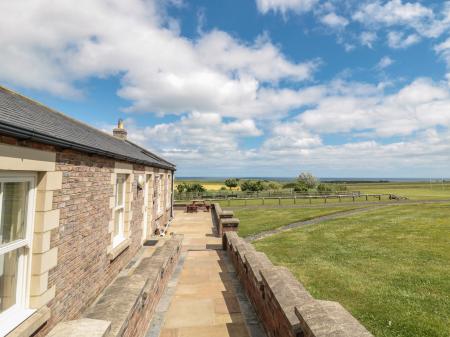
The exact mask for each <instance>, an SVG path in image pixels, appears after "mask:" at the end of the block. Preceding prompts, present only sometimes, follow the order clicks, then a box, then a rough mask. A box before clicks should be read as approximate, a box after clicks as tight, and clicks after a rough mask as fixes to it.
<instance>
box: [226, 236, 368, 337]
mask: <svg viewBox="0 0 450 337" xmlns="http://www.w3.org/2000/svg"><path fill="white" fill-rule="evenodd" d="M223 245H224V246H223V248H224V250H226V251H227V252H228V254H229V256H230V258H231V260H232V262H233V264H234V267H235V268H236V274H237V276H238V278H239V280H240V281H241V283H242V284H243V286H244V288H245V290H246V293H247V295H248V297H249V298H250V301H251V302H252V304H253V306H254V309H255V311H256V313H257V314H258V316H259V318H260V320H261V322H262V324H263V326H264V328H265V330H266V333H267V336H268V337H331V336H333V337H341V336H342V337H373V336H372V334H371V333H370V332H368V331H367V330H366V329H365V328H364V327H363V326H362V325H361V324H360V323H359V322H358V321H357V320H356V319H355V318H354V317H353V316H352V315H351V314H350V313H349V312H348V311H346V310H345V309H344V308H343V307H342V306H341V305H340V304H339V303H337V302H330V301H321V300H317V299H314V298H313V297H312V296H311V294H310V293H309V292H308V291H307V290H306V289H305V288H304V287H303V285H302V284H301V283H300V282H298V281H297V279H296V278H295V277H294V275H293V274H292V273H291V272H290V271H289V270H288V269H287V268H285V267H277V266H274V265H273V264H272V263H271V262H270V260H269V259H268V258H267V256H266V255H265V254H264V253H261V252H257V251H256V250H255V248H254V247H253V245H251V244H250V243H248V242H246V241H244V240H243V239H242V238H240V237H238V235H237V233H235V232H227V233H225V234H224V235H223Z"/></svg>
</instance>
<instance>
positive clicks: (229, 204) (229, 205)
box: [228, 198, 230, 207]
mask: <svg viewBox="0 0 450 337" xmlns="http://www.w3.org/2000/svg"><path fill="white" fill-rule="evenodd" d="M228 207H230V198H228Z"/></svg>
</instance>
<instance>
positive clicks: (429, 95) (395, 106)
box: [297, 79, 450, 137]
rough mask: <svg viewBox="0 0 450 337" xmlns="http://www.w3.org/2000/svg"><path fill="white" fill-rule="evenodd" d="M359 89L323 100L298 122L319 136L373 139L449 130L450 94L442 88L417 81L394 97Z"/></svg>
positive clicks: (378, 90) (430, 83)
mask: <svg viewBox="0 0 450 337" xmlns="http://www.w3.org/2000/svg"><path fill="white" fill-rule="evenodd" d="M358 87H359V85H357V86H356V87H355V86H351V87H349V88H348V89H346V90H341V89H340V91H338V92H337V93H336V92H335V93H331V94H329V95H327V96H326V97H323V98H321V99H320V101H319V102H318V104H317V106H316V107H314V108H312V109H309V110H307V111H305V112H304V113H302V114H300V115H299V116H298V120H297V121H298V122H300V123H301V124H302V126H303V127H304V128H305V129H306V130H314V131H315V132H318V133H336V132H344V133H349V132H356V131H364V130H370V132H371V133H372V136H374V137H391V136H408V135H412V134H413V133H414V132H417V131H420V130H423V129H428V128H433V127H438V126H442V127H445V128H448V127H449V126H450V93H449V91H448V88H447V87H446V86H445V85H443V84H437V83H434V82H432V81H431V80H429V79H417V80H415V81H414V82H412V83H411V84H409V85H408V86H406V87H404V88H402V89H401V90H399V91H398V92H397V93H395V94H391V95H385V94H384V92H383V90H382V89H380V88H376V87H373V88H372V90H370V88H366V89H360V90H359V91H358ZM331 91H332V90H330V92H331ZM331 121H332V122H331Z"/></svg>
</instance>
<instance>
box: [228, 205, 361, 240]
mask: <svg viewBox="0 0 450 337" xmlns="http://www.w3.org/2000/svg"><path fill="white" fill-rule="evenodd" d="M354 208H356V207H327V208H284V209H279V208H265V209H241V210H235V211H234V214H235V216H236V217H237V218H239V220H240V224H239V235H240V236H242V237H245V236H248V235H252V234H256V233H259V232H262V231H266V230H270V229H275V228H278V227H281V226H284V225H288V224H290V223H293V222H297V221H303V220H309V219H312V218H316V217H318V216H322V215H327V214H333V213H337V212H342V211H346V210H350V209H354Z"/></svg>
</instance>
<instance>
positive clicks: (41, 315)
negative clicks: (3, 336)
mask: <svg viewBox="0 0 450 337" xmlns="http://www.w3.org/2000/svg"><path fill="white" fill-rule="evenodd" d="M50 315H51V312H50V309H49V308H48V307H42V308H40V309H39V310H37V311H35V312H34V313H33V314H31V316H29V317H28V318H26V319H25V320H24V321H23V322H22V323H20V324H19V325H18V326H17V327H16V328H14V330H12V331H11V332H10V333H9V334H8V335H7V337H29V336H31V335H33V334H34V333H35V332H36V331H37V330H38V329H39V328H40V327H41V326H42V325H44V324H45V323H46V322H47V321H48V320H49V319H50Z"/></svg>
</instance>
